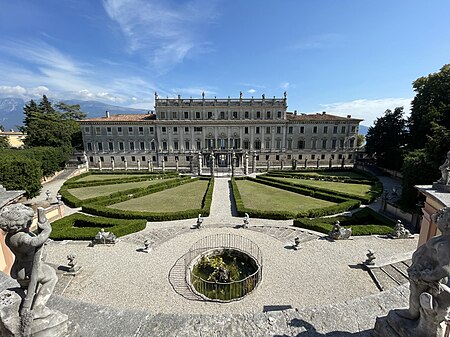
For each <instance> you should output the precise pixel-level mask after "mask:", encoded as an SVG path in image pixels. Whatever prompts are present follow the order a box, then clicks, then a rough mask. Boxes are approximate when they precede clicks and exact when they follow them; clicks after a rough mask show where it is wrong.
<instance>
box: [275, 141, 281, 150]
mask: <svg viewBox="0 0 450 337" xmlns="http://www.w3.org/2000/svg"><path fill="white" fill-rule="evenodd" d="M276 147H277V149H281V140H279V139H277V140H276Z"/></svg>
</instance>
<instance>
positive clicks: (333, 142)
mask: <svg viewBox="0 0 450 337" xmlns="http://www.w3.org/2000/svg"><path fill="white" fill-rule="evenodd" d="M331 148H332V149H333V150H335V149H336V139H333V140H332V141H331Z"/></svg>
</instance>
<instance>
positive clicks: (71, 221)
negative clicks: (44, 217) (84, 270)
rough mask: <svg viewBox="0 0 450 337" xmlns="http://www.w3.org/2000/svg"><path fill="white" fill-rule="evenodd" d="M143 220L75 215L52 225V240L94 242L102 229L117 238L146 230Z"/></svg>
mask: <svg viewBox="0 0 450 337" xmlns="http://www.w3.org/2000/svg"><path fill="white" fill-rule="evenodd" d="M145 226H146V221H145V220H143V219H132V220H123V219H111V218H105V217H93V216H89V215H86V214H81V213H75V214H72V215H69V216H66V217H64V218H62V219H59V220H56V221H55V222H53V223H52V228H53V230H52V233H51V235H50V238H52V239H54V240H92V239H93V238H94V236H95V234H97V233H98V232H99V231H100V229H101V228H106V229H107V230H108V231H110V232H113V233H114V234H115V235H116V236H117V237H120V236H124V235H127V234H131V233H135V232H138V231H141V230H143V229H145Z"/></svg>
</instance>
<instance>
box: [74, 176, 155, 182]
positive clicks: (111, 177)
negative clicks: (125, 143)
mask: <svg viewBox="0 0 450 337" xmlns="http://www.w3.org/2000/svg"><path fill="white" fill-rule="evenodd" d="M145 176H147V177H149V178H150V177H152V175H150V174H90V175H88V176H86V177H83V178H80V179H77V180H76V181H77V182H79V181H101V180H108V179H126V178H136V177H145Z"/></svg>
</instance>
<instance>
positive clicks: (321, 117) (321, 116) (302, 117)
mask: <svg viewBox="0 0 450 337" xmlns="http://www.w3.org/2000/svg"><path fill="white" fill-rule="evenodd" d="M287 119H288V120H290V121H311V120H313V121H339V122H342V121H352V122H362V121H363V120H364V119H359V118H352V116H351V115H347V117H342V116H336V115H329V114H327V113H326V112H322V113H320V112H318V113H315V114H302V113H301V114H298V115H296V114H294V113H292V112H288V113H287Z"/></svg>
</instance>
